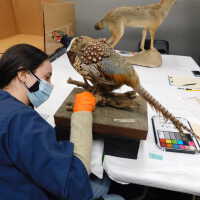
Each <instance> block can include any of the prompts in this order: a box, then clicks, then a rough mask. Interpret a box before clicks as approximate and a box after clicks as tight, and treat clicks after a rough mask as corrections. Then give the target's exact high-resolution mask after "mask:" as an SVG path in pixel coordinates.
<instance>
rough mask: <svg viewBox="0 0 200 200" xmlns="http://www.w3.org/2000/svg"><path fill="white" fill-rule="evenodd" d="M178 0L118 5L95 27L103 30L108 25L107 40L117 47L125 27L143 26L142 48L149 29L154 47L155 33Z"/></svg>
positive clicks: (152, 46)
mask: <svg viewBox="0 0 200 200" xmlns="http://www.w3.org/2000/svg"><path fill="white" fill-rule="evenodd" d="M175 2H176V0H160V2H158V3H153V4H150V5H146V6H127V7H118V8H114V9H112V10H110V11H109V12H108V13H107V14H106V15H105V17H104V18H103V19H101V20H100V21H99V22H97V23H96V25H95V29H96V30H101V29H103V28H104V27H108V29H109V31H110V32H111V37H110V38H108V39H107V42H108V43H109V44H110V45H111V46H112V47H115V46H116V45H117V43H118V42H119V41H120V39H121V38H122V36H123V34H124V30H125V27H140V28H143V32H142V41H141V45H140V48H141V49H142V50H144V43H145V38H146V35H147V31H149V33H150V37H151V46H150V48H151V49H153V48H154V39H155V33H156V31H157V29H158V27H159V26H160V25H161V24H162V22H163V21H164V19H165V18H166V17H167V15H168V14H169V11H170V9H171V7H172V6H173V5H174V3H175Z"/></svg>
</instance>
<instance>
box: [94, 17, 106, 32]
mask: <svg viewBox="0 0 200 200" xmlns="http://www.w3.org/2000/svg"><path fill="white" fill-rule="evenodd" d="M104 26H105V25H104V19H102V20H100V21H99V22H97V23H96V24H95V26H94V28H95V29H96V30H101V29H104Z"/></svg>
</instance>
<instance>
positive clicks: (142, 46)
mask: <svg viewBox="0 0 200 200" xmlns="http://www.w3.org/2000/svg"><path fill="white" fill-rule="evenodd" d="M146 36H147V29H146V28H144V29H143V30H142V40H141V44H140V49H141V50H142V51H144V50H145V49H144V44H145V39H146Z"/></svg>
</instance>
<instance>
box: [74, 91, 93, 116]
mask: <svg viewBox="0 0 200 200" xmlns="http://www.w3.org/2000/svg"><path fill="white" fill-rule="evenodd" d="M95 105H96V98H95V97H94V95H93V94H92V93H90V92H81V93H78V94H76V95H75V100H74V106H73V111H74V112H79V111H88V112H92V111H93V110H94V109H95Z"/></svg>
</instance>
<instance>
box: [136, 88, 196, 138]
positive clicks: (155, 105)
mask: <svg viewBox="0 0 200 200" xmlns="http://www.w3.org/2000/svg"><path fill="white" fill-rule="evenodd" d="M134 89H135V90H136V92H137V93H138V94H139V95H141V96H142V97H143V98H144V99H145V100H146V101H147V102H148V103H149V104H150V105H151V106H152V107H153V108H154V109H155V110H156V111H157V112H159V113H162V115H163V117H164V118H166V119H167V120H170V121H172V123H173V124H174V126H175V127H176V128H177V129H178V130H179V131H180V132H181V133H183V130H186V131H188V132H190V133H192V134H193V135H194V136H195V137H197V138H199V139H200V137H199V136H198V135H196V134H195V133H194V132H193V130H191V129H189V128H188V127H186V126H185V125H184V124H183V123H182V122H181V121H180V120H178V119H177V118H176V117H175V116H174V115H173V114H172V113H170V112H169V111H168V110H167V109H166V108H165V107H164V106H162V105H161V104H160V103H159V102H158V101H157V100H156V99H155V98H154V97H153V96H152V95H151V94H150V93H149V92H147V91H146V90H145V89H144V88H143V87H141V86H140V87H139V88H134Z"/></svg>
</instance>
